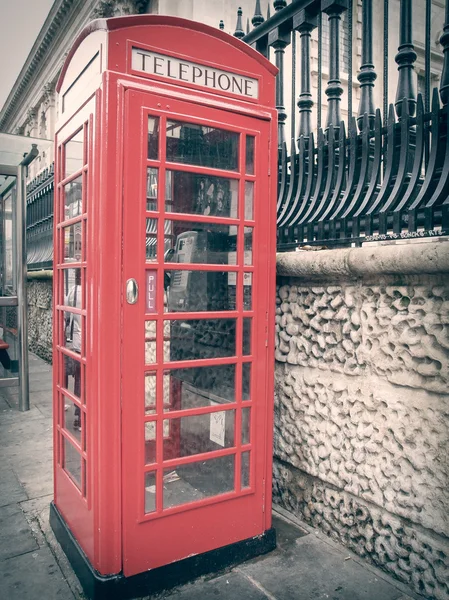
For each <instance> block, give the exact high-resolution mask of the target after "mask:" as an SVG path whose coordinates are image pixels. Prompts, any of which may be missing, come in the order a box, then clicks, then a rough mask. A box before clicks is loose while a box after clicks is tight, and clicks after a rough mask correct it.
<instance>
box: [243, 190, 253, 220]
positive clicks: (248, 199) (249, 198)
mask: <svg viewBox="0 0 449 600" xmlns="http://www.w3.org/2000/svg"><path fill="white" fill-rule="evenodd" d="M245 219H246V220H249V221H251V220H252V219H254V183H253V182H252V181H245Z"/></svg>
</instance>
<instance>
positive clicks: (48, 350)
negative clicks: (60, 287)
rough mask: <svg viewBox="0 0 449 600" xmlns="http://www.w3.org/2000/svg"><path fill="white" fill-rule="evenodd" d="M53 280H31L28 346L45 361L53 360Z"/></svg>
mask: <svg viewBox="0 0 449 600" xmlns="http://www.w3.org/2000/svg"><path fill="white" fill-rule="evenodd" d="M52 283H53V280H52V279H51V278H49V279H29V280H28V282H27V297H28V346H29V349H30V351H31V352H34V353H35V354H37V355H38V356H40V357H41V358H43V359H44V360H46V361H48V362H51V360H52V332H53V328H52V289H53V286H52Z"/></svg>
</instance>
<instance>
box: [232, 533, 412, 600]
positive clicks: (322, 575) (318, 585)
mask: <svg viewBox="0 0 449 600" xmlns="http://www.w3.org/2000/svg"><path fill="white" fill-rule="evenodd" d="M347 558H348V555H347V553H345V552H343V551H340V550H337V549H335V548H333V547H331V546H329V545H328V544H326V543H325V542H324V541H323V540H322V539H320V538H317V537H316V536H314V535H313V534H310V535H307V536H304V537H300V538H298V539H297V540H296V542H295V544H292V545H290V546H289V548H288V549H287V550H286V551H283V550H281V549H277V550H276V551H274V552H273V553H271V555H267V556H266V557H263V559H262V560H258V561H251V562H249V563H246V564H244V565H242V566H241V567H239V570H240V571H241V572H242V573H245V574H246V575H248V576H250V577H251V578H252V579H253V580H255V581H257V582H258V583H259V584H260V585H261V586H262V588H263V589H264V590H266V591H267V592H268V594H271V595H272V596H273V597H274V598H275V599H276V600H320V599H323V600H324V599H329V600H399V598H400V597H401V596H403V593H402V592H401V591H400V590H398V588H397V587H395V586H393V585H391V584H390V583H388V582H387V581H385V580H384V579H383V578H380V577H379V576H376V575H375V574H374V573H372V572H371V571H370V570H367V569H366V568H364V566H362V565H360V564H359V563H357V562H355V561H354V560H352V558H349V559H347Z"/></svg>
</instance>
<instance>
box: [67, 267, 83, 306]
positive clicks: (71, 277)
mask: <svg viewBox="0 0 449 600" xmlns="http://www.w3.org/2000/svg"><path fill="white" fill-rule="evenodd" d="M61 277H62V288H61V291H62V299H61V303H62V304H67V300H69V299H71V298H72V296H73V300H75V298H74V296H75V294H74V290H75V285H76V286H77V294H76V296H77V298H76V306H77V307H78V308H84V294H83V286H82V281H81V269H80V268H76V269H62V270H61ZM69 294H70V295H69ZM74 305H75V302H74V303H73V304H68V306H74Z"/></svg>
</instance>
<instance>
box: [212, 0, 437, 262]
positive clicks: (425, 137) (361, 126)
mask: <svg viewBox="0 0 449 600" xmlns="http://www.w3.org/2000/svg"><path fill="white" fill-rule="evenodd" d="M423 4H425V37H424V86H422V88H423V89H422V92H423V93H422V94H417V93H416V91H415V87H416V86H415V73H414V63H415V61H416V58H417V54H416V51H415V48H414V45H413V37H412V31H413V29H412V25H413V15H412V0H400V15H399V32H397V33H398V35H399V46H398V47H397V48H394V49H393V50H394V51H395V52H396V55H395V61H396V63H397V69H398V73H397V89H396V97H395V102H394V104H393V103H392V104H388V93H389V90H388V81H389V70H388V56H389V52H391V48H389V37H391V31H390V30H389V18H390V16H391V14H390V12H391V10H392V7H390V6H389V2H388V0H383V17H382V18H383V23H382V24H380V27H379V26H378V29H377V30H376V31H377V32H378V33H379V32H382V34H383V49H384V52H383V54H384V56H383V59H382V63H383V83H382V84H381V85H382V91H383V102H382V106H379V107H377V108H376V106H375V94H374V86H375V85H376V79H377V74H376V71H375V67H374V61H373V1H372V0H363V2H362V3H361V5H359V4H358V3H357V2H355V3H353V2H352V1H350V0H292V2H291V3H290V4H287V2H286V1H285V0H276V1H275V2H273V8H274V14H273V15H272V16H270V15H269V13H268V15H267V19H266V20H265V19H264V17H263V15H262V12H261V5H260V0H256V7H255V13H254V17H253V18H252V24H253V27H254V28H253V29H252V30H251V31H250V28H249V20H248V21H247V33H246V34H245V32H244V31H243V25H242V11H241V10H240V9H239V11H238V18H237V26H236V31H235V33H234V35H235V36H237V37H239V38H241V39H243V40H244V41H246V42H247V43H248V44H250V45H252V46H253V47H254V48H256V49H257V50H258V51H259V52H261V53H262V54H263V55H265V56H267V57H269V56H270V51H271V49H272V51H273V56H272V57H270V58H274V61H275V63H276V65H277V67H278V68H279V74H278V77H277V86H276V106H277V110H278V136H279V185H278V203H277V209H278V212H277V214H278V248H279V249H280V250H288V249H292V248H294V247H296V246H298V245H301V244H304V243H307V244H325V245H326V246H329V247H333V246H338V245H359V244H360V243H362V242H364V241H369V240H374V239H388V238H398V237H410V238H413V237H422V236H441V235H445V234H447V235H449V135H448V97H449V0H448V1H447V2H446V8H445V18H444V29H443V34H442V35H441V38H440V44H441V51H442V52H443V54H444V58H443V59H442V62H443V68H442V73H441V78H440V85H439V89H433V90H432V91H431V53H432V49H431V46H430V41H431V9H432V2H431V0H423ZM354 5H355V6H356V7H357V8H355V7H354V8H353V6H354ZM377 5H381V2H379V3H377ZM268 8H269V7H268ZM356 11H360V13H361V14H360V15H359V13H356ZM358 17H361V22H362V27H361V56H360V64H358V65H356V67H357V68H358V74H357V81H353V74H352V71H353V64H352V62H353V41H352V40H353V23H355V22H356V19H357V18H358ZM343 24H344V29H343V28H342V26H343ZM377 25H379V24H378V23H377ZM220 27H221V28H223V24H222V23H221V24H220ZM315 29H317V31H318V38H317V44H318V56H317V63H318V68H317V71H318V77H317V81H318V89H317V93H316V107H315V105H314V101H313V96H312V92H311V75H310V74H311V71H312V59H311V52H310V50H311V35H312V32H313V31H314V30H315ZM325 29H326V33H327V36H328V38H327V40H324V34H323V32H324V30H325ZM298 35H299V49H297V47H296V42H297V37H298ZM324 41H326V43H327V55H324V53H323V43H324ZM343 41H344V42H345V44H348V45H349V49H348V51H347V59H346V64H345V76H346V75H347V79H348V84H347V86H346V98H343V92H344V88H343V86H342V81H341V78H342V74H341V65H340V62H341V56H342V49H341V48H340V44H341V43H342V42H343ZM287 48H288V51H289V52H290V56H291V73H290V72H288V73H287V69H286V68H285V67H284V62H285V61H284V55H285V52H286V49H287ZM433 52H435V50H434V49H433ZM297 58H298V59H299V60H298V62H299V63H300V64H299V74H300V77H299V86H298V87H299V90H298V91H299V94H298V98H296V97H295V88H296V85H297V83H296V80H297ZM324 60H327V65H328V73H327V82H326V81H325V85H326V87H325V89H324V93H325V95H326V96H327V101H326V104H327V106H326V109H327V117H326V122H325V123H324V124H322V120H321V117H322V115H321V112H322V98H323V96H322V87H323V61H324ZM378 60H379V59H378ZM287 77H288V78H289V79H290V81H291V82H292V90H293V91H292V98H291V111H290V115H289V119H290V125H291V136H290V138H291V139H290V142H289V143H287V134H286V132H285V130H286V121H287V117H288V114H287V113H288V111H287V110H286V108H285V103H284V93H285V92H284V89H285V80H286V78H287ZM379 83H380V82H379ZM357 87H359V88H360V89H359V101H358V107H355V106H353V105H354V102H353V93H354V90H355V89H356V88H357ZM342 100H345V102H344V104H343V106H344V108H345V109H346V110H347V115H348V116H347V119H346V122H345V121H344V120H343V119H342V117H341V106H342ZM315 109H316V113H315V115H314V112H313V111H314V110H315ZM353 109H354V110H355V111H356V112H353ZM381 109H382V113H383V114H382V113H381ZM315 116H316V127H315V125H314V123H313V122H312V117H315Z"/></svg>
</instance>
